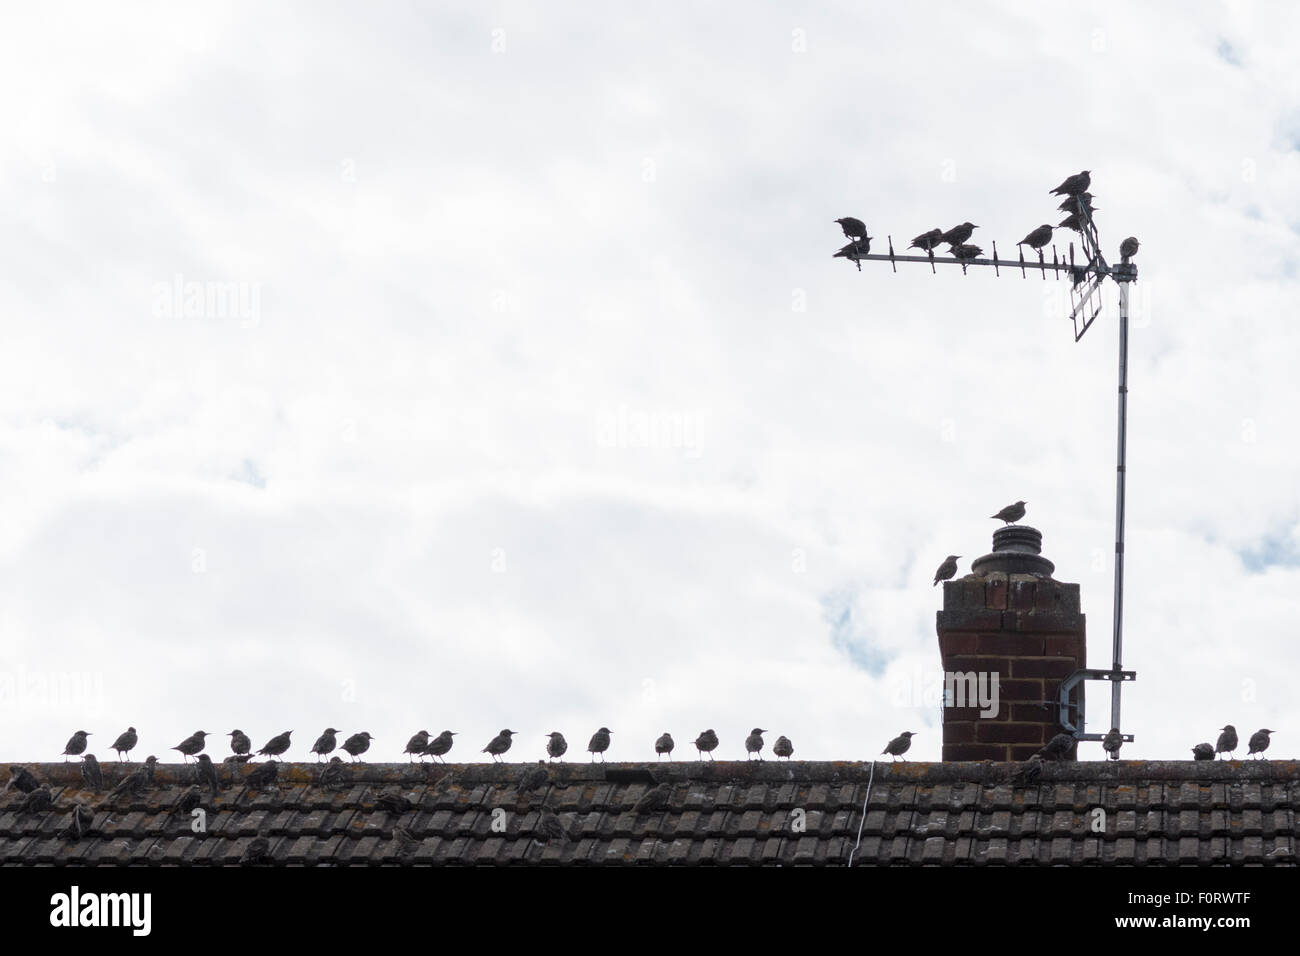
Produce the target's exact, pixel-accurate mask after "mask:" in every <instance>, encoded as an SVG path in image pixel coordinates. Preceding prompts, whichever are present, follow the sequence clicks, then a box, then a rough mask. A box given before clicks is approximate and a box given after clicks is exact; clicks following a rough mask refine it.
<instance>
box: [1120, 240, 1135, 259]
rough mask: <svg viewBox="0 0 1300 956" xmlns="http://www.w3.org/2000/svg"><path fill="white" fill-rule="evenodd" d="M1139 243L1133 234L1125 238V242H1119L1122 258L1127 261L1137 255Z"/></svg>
mask: <svg viewBox="0 0 1300 956" xmlns="http://www.w3.org/2000/svg"><path fill="white" fill-rule="evenodd" d="M1139 245H1140V243H1139V242H1138V241H1137V239H1136V238H1134V237H1133V236H1129V237H1128V238H1127V239H1125V240H1124V241H1123V242H1121V243H1120V244H1119V257H1120V259H1122V260H1125V261H1127V260H1129V259H1132V258H1133V257H1134V256H1135V255H1137V254H1138V246H1139Z"/></svg>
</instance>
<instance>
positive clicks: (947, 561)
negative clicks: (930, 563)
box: [930, 554, 961, 587]
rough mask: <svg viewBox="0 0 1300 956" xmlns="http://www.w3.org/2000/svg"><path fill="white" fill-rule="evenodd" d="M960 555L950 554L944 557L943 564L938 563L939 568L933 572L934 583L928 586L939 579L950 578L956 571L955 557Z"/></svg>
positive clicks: (948, 579)
mask: <svg viewBox="0 0 1300 956" xmlns="http://www.w3.org/2000/svg"><path fill="white" fill-rule="evenodd" d="M960 557H961V555H960V554H950V555H948V557H946V558H944V559H943V564H941V565H939V570H937V571H935V572H934V584H932V585H930V587H934V585H935V584H938V583H939V582H940V581H950V580H952V578H953V576H954V575H956V573H957V559H958V558H960Z"/></svg>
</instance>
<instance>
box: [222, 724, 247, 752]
mask: <svg viewBox="0 0 1300 956" xmlns="http://www.w3.org/2000/svg"><path fill="white" fill-rule="evenodd" d="M226 736H227V737H229V738H230V752H231V753H232V754H235V755H236V756H243V755H245V754H247V753H248V752H249V751H250V750H252V749H253V742H252V741H251V740H249V739H248V734H246V733H244V732H243V731H242V730H238V729H236V730H232V731H231V732H230V733H228V734H226Z"/></svg>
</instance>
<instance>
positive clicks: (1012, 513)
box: [989, 501, 1025, 524]
mask: <svg viewBox="0 0 1300 956" xmlns="http://www.w3.org/2000/svg"><path fill="white" fill-rule="evenodd" d="M1024 516H1025V503H1024V502H1023V501H1017V502H1016V503H1015V504H1014V505H1007V506H1006V507H1005V508H1003V509H1002V510H1001V511H999V512H998V513H997V514H995V515H989V517H990V518H993V519H995V520H997V521H1005V522H1006V523H1007V524H1015V523H1016V522H1017V521H1019V520H1020V519H1021V518H1023V517H1024Z"/></svg>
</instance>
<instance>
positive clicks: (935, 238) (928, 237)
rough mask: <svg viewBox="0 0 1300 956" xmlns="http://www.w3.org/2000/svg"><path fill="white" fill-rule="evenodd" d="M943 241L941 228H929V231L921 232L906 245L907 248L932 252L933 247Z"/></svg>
mask: <svg viewBox="0 0 1300 956" xmlns="http://www.w3.org/2000/svg"><path fill="white" fill-rule="evenodd" d="M942 241H943V230H942V229H931V230H930V231H929V232H923V233H921V234H920V235H919V236H917V237H916V238H915V239H913V240H912V244H911V245H910V246H908V247H907V248H909V249H920V250H921V251H922V252H931V253H932V252H934V247H935V246H937V245H938V244H939V243H940V242H942Z"/></svg>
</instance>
